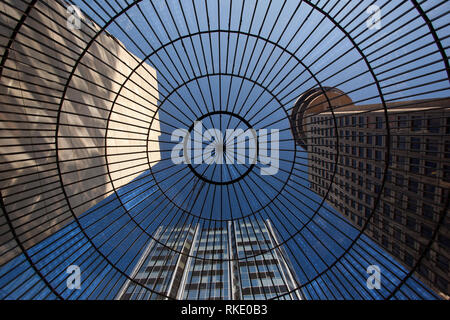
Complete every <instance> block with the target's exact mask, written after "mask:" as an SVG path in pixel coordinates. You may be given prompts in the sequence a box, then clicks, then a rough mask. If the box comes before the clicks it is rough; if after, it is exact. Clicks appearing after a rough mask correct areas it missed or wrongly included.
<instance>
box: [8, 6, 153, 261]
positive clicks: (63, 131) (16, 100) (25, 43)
mask: <svg viewBox="0 0 450 320" xmlns="http://www.w3.org/2000/svg"><path fill="white" fill-rule="evenodd" d="M68 6H69V5H68V4H67V3H66V2H63V1H32V0H23V1H22V0H20V1H15V0H14V1H13V0H6V1H2V2H1V3H0V22H1V26H0V42H1V44H0V50H1V52H0V53H1V55H2V56H1V69H0V72H1V74H0V76H1V84H0V104H1V105H2V112H1V114H0V120H1V121H0V181H1V182H0V184H1V187H0V191H1V195H0V198H1V199H2V206H1V215H0V249H1V252H2V254H1V255H0V265H3V264H4V263H6V262H7V261H9V260H10V259H12V258H13V257H15V256H17V255H18V254H21V253H22V252H23V251H24V250H27V249H28V248H30V247H32V246H33V245H35V244H37V243H39V242H40V241H42V240H43V239H45V238H47V237H48V236H50V235H52V234H54V233H55V232H56V231H58V230H60V229H61V228H62V227H63V226H65V225H67V224H68V223H70V222H71V221H73V219H74V217H76V216H79V215H80V214H82V213H83V212H85V211H86V210H88V209H89V208H91V207H92V206H93V205H95V204H96V203H98V202H99V201H101V200H102V199H104V198H106V197H107V196H108V195H110V194H112V193H113V192H114V191H115V190H117V189H118V188H120V187H121V186H123V185H126V184H127V183H128V182H130V181H131V180H133V179H134V178H135V177H137V176H138V175H139V174H141V173H142V172H144V171H145V170H148V169H149V167H150V166H152V165H153V164H154V163H157V162H158V160H159V155H158V152H155V150H159V149H158V146H159V144H158V136H159V133H158V114H157V112H156V111H157V102H158V99H159V97H158V85H157V74H156V70H155V69H153V68H152V67H150V66H149V65H147V64H146V63H143V62H142V60H141V59H139V58H137V57H136V56H134V55H133V54H132V53H130V52H129V51H128V50H126V49H125V47H124V45H123V44H122V43H121V42H120V41H119V40H117V39H116V38H114V37H113V36H111V35H110V34H109V33H108V32H107V31H102V29H101V27H100V26H98V25H97V24H95V23H94V22H92V21H91V20H90V19H89V18H88V17H85V16H82V17H80V28H79V29H76V28H75V29H74V28H70V27H69V25H68V18H69V17H70V15H71V13H70V12H69V11H68V9H67V7H68ZM153 119H155V121H153V122H152V120H153ZM151 123H152V125H151ZM150 126H152V130H149V128H150ZM149 132H150V134H149ZM147 151H150V152H148V157H147ZM12 229H13V230H14V233H13V231H12ZM21 247H22V248H21Z"/></svg>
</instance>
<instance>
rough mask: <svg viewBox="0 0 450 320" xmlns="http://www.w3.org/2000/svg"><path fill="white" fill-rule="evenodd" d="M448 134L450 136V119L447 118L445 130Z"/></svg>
mask: <svg viewBox="0 0 450 320" xmlns="http://www.w3.org/2000/svg"><path fill="white" fill-rule="evenodd" d="M445 133H446V134H450V117H447V128H446V129H445Z"/></svg>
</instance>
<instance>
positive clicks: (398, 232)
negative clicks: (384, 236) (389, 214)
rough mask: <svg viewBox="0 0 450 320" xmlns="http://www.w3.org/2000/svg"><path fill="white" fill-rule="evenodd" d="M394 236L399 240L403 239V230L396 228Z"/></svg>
mask: <svg viewBox="0 0 450 320" xmlns="http://www.w3.org/2000/svg"><path fill="white" fill-rule="evenodd" d="M394 238H395V239H397V240H400V241H401V240H402V232H401V230H400V229H398V228H394Z"/></svg>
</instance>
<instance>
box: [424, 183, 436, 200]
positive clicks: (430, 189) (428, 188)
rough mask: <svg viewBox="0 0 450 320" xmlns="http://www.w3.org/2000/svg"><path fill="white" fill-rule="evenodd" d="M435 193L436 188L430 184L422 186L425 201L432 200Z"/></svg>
mask: <svg viewBox="0 0 450 320" xmlns="http://www.w3.org/2000/svg"><path fill="white" fill-rule="evenodd" d="M435 192H436V187H435V186H433V185H430V184H424V186H423V196H424V198H427V199H432V200H433V199H434V194H435Z"/></svg>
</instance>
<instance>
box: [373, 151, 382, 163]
mask: <svg viewBox="0 0 450 320" xmlns="http://www.w3.org/2000/svg"><path fill="white" fill-rule="evenodd" d="M375 159H376V160H378V161H381V160H383V153H382V152H381V151H380V150H376V151H375Z"/></svg>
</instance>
